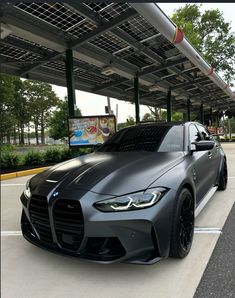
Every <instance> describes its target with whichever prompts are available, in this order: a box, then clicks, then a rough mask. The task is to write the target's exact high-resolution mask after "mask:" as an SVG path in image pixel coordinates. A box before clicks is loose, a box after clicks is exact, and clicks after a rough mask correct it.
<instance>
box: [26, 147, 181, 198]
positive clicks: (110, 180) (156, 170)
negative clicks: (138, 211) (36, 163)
mask: <svg viewBox="0 0 235 298" xmlns="http://www.w3.org/2000/svg"><path fill="white" fill-rule="evenodd" d="M183 159H184V153H183V152H169V153H162V152H115V153H113V152H107V153H106V152H105V153H102V152H95V153H92V154H89V155H85V156H82V157H79V158H75V159H72V160H70V161H67V162H64V163H61V164H58V165H56V166H54V167H52V168H50V169H49V170H47V171H45V172H43V173H41V174H39V175H37V176H35V177H33V178H32V179H31V181H30V187H32V188H33V189H34V188H35V189H36V188H37V187H38V186H39V185H40V184H41V185H42V184H47V188H48V185H51V187H50V188H51V189H54V188H55V187H56V186H57V185H63V190H65V189H66V190H67V191H68V190H69V189H71V190H72V189H80V190H86V191H92V192H95V193H99V194H108V195H113V196H118V195H123V194H127V193H131V192H136V191H140V190H145V189H147V188H148V186H149V185H151V184H152V183H153V182H154V181H155V180H156V179H158V178H159V177H160V176H161V175H163V174H164V173H166V172H167V171H169V170H170V169H171V168H172V167H174V166H176V165H177V164H179V163H180V162H181V161H182V160H183ZM60 188H61V187H60Z"/></svg>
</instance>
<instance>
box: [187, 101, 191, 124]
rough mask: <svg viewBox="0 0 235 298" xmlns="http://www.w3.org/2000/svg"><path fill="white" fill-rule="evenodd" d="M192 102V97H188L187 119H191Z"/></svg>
mask: <svg viewBox="0 0 235 298" xmlns="http://www.w3.org/2000/svg"><path fill="white" fill-rule="evenodd" d="M190 110H191V102H190V98H188V100H187V120H188V121H191V115H190V114H191V111H190Z"/></svg>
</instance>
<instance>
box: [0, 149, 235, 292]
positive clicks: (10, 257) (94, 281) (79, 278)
mask: <svg viewBox="0 0 235 298" xmlns="http://www.w3.org/2000/svg"><path fill="white" fill-rule="evenodd" d="M223 147H224V149H225V152H226V154H227V158H228V165H229V177H230V178H229V184H228V188H227V190H226V191H224V192H219V191H218V192H216V193H215V195H214V196H213V198H212V199H211V200H210V202H209V203H208V204H207V205H206V207H205V208H204V210H203V211H202V212H201V213H200V215H199V216H198V217H197V219H196V231H195V235H194V241H193V246H192V250H191V252H190V254H189V255H188V256H187V257H186V258H185V259H183V260H176V259H166V260H162V261H160V262H159V263H156V264H154V265H151V266H145V265H130V264H112V265H99V264H95V263H90V262H87V261H82V260H79V259H76V258H69V257H65V256H61V255H56V254H53V253H50V252H48V251H45V250H42V249H40V248H38V247H35V246H33V245H31V244H30V243H28V242H27V241H26V240H24V239H23V237H22V235H21V234H20V232H19V231H20V224H19V222H20V214H21V205H20V201H19V196H20V194H21V192H22V191H23V189H24V185H25V182H26V181H27V179H29V177H21V178H16V179H12V180H6V181H3V182H2V187H1V198H2V200H1V230H2V233H1V240H2V242H1V244H2V262H1V269H2V271H1V272H2V297H3V298H16V297H17V298H32V297H34V298H42V297H43V298H45V297H50V298H53V297H56V298H62V297H63V298H64V297H70V298H72V297H79V298H93V297H94V298H121V297H122V298H127V297H128V298H136V297H141V298H171V297H172V298H173V297H174V298H178V297H180V298H190V297H193V296H194V294H195V292H196V289H197V287H198V285H199V284H200V285H199V287H198V291H197V296H195V297H209V296H207V294H206V295H204V294H203V293H208V292H206V291H207V288H208V287H206V286H205V284H206V285H207V284H209V283H210V281H211V279H212V278H214V279H215V280H216V278H217V276H216V273H215V272H214V273H213V274H212V275H210V274H209V279H208V274H207V276H206V275H205V274H204V272H205V273H206V272H207V271H208V270H205V269H206V267H207V265H208V262H209V259H210V257H211V255H212V253H213V250H214V248H215V246H216V243H217V241H218V239H219V237H220V236H221V230H222V232H223V227H224V224H225V222H226V219H227V217H228V215H229V212H230V210H231V209H232V206H233V204H234V200H235V144H223ZM226 225H227V224H226ZM228 225H231V221H230V223H229V221H228ZM227 230H229V231H230V228H226V233H227ZM226 233H224V234H222V236H224V235H225V238H226V235H227V234H226ZM229 233H230V234H229V235H230V236H231V233H232V232H231V231H230V232H229ZM222 236H221V238H220V239H222ZM233 237H234V236H233ZM233 240H234V238H232V241H233ZM218 244H219V242H218ZM223 247H224V249H225V250H226V249H228V250H229V249H230V246H229V245H224V246H223ZM233 247H234V245H233ZM219 249H221V248H219ZM216 250H217V247H216V249H215V251H216ZM228 252H229V253H231V251H230V250H229V251H228ZM233 257H234V255H233ZM212 261H213V260H212ZM210 262H211V261H210ZM226 262H228V263H229V262H230V259H229V257H228V258H226ZM233 265H234V264H233ZM234 266H235V265H234ZM209 267H210V263H209V265H208V268H209ZM230 267H231V266H230ZM208 268H207V269H208ZM232 268H234V267H233V266H232ZM210 270H211V269H210ZM203 274H204V275H203ZM227 276H229V275H227ZM218 277H219V272H218ZM200 281H201V283H200ZM215 282H216V281H215ZM230 286H231V285H230ZM210 291H211V289H209V292H210ZM213 291H216V289H213ZM221 291H222V290H221ZM226 293H227V292H226ZM199 294H200V296H199ZM220 295H221V296H212V297H233V296H225V295H223V291H222V292H220Z"/></svg>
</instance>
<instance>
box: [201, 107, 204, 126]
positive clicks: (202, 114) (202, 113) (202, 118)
mask: <svg viewBox="0 0 235 298" xmlns="http://www.w3.org/2000/svg"><path fill="white" fill-rule="evenodd" d="M200 122H201V123H202V124H203V123H204V107H203V103H202V104H201V105H200Z"/></svg>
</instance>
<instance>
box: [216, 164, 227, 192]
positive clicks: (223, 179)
mask: <svg viewBox="0 0 235 298" xmlns="http://www.w3.org/2000/svg"><path fill="white" fill-rule="evenodd" d="M227 183H228V168H227V162H226V159H224V162H223V166H222V168H221V171H220V175H219V183H218V190H225V189H226V188H227Z"/></svg>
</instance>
